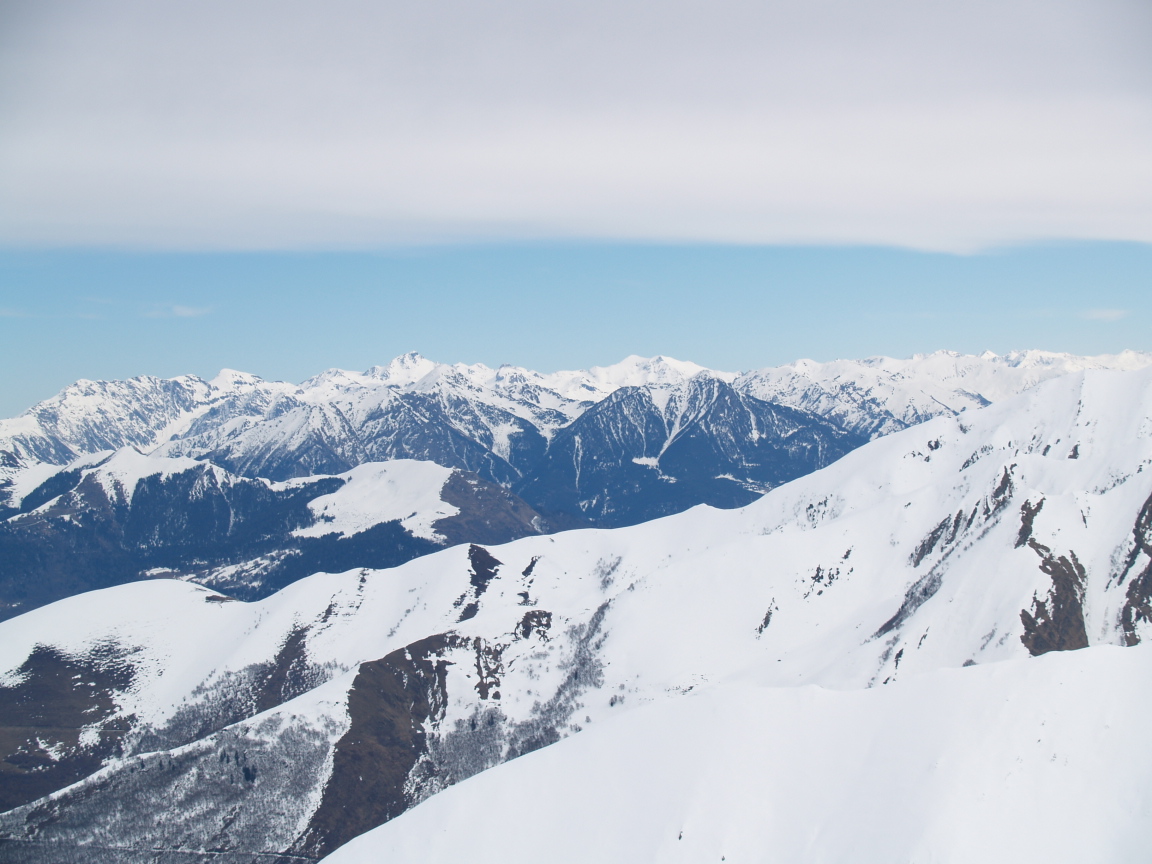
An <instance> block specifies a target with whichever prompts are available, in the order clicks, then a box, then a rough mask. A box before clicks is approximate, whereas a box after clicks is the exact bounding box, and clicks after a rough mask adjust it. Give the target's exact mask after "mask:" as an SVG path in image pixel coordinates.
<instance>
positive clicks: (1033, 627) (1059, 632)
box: [1020, 540, 1088, 657]
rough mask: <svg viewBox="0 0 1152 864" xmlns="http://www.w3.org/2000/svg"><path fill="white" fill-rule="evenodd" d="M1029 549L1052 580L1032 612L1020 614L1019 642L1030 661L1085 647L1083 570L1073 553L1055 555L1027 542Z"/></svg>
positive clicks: (1045, 547) (1032, 541)
mask: <svg viewBox="0 0 1152 864" xmlns="http://www.w3.org/2000/svg"><path fill="white" fill-rule="evenodd" d="M1028 546H1029V547H1030V548H1031V549H1032V551H1034V552H1035V553H1036V554H1037V555H1039V556H1040V569H1041V570H1042V571H1044V572H1045V573H1046V574H1048V575H1049V576H1050V577H1052V589H1051V590H1050V591H1049V592H1048V597H1047V598H1046V599H1043V600H1041V599H1040V598H1035V600H1034V601H1033V605H1032V611H1031V612H1028V611H1027V610H1023V611H1021V612H1020V620H1021V622H1022V623H1023V624H1024V633H1023V634H1022V635H1021V636H1020V641H1021V642H1023V643H1024V647H1026V648H1027V649H1028V653H1030V654H1031V655H1032V656H1033V657H1036V656H1038V655H1040V654H1047V653H1048V652H1049V651H1074V650H1076V649H1077V648H1087V647H1088V633H1087V631H1086V630H1085V627H1084V586H1085V581H1086V574H1085V572H1084V567H1083V566H1082V565H1081V564H1080V562H1079V561H1078V560H1077V559H1076V553H1075V552H1069V553H1068V554H1067V555H1060V556H1057V555H1054V554H1053V553H1052V550H1051V549H1049V548H1048V547H1047V546H1042V545H1041V544H1039V543H1037V542H1036V541H1035V540H1029V541H1028Z"/></svg>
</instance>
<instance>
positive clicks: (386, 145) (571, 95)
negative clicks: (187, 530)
mask: <svg viewBox="0 0 1152 864" xmlns="http://www.w3.org/2000/svg"><path fill="white" fill-rule="evenodd" d="M10 8H12V9H16V10H18V11H17V12H10V13H8V14H9V21H8V22H7V23H8V26H7V27H3V26H0V33H3V32H7V34H8V35H7V36H0V40H3V41H0V111H2V112H3V114H4V116H5V118H6V135H5V137H4V139H3V141H0V195H3V197H4V198H5V200H6V201H8V202H9V204H8V206H7V207H6V208H5V209H4V215H0V242H5V241H6V242H9V243H23V242H29V243H43V242H48V243H53V242H89V243H116V244H119V243H138V244H147V245H169V246H216V247H250V246H268V247H291V246H309V245H336V246H340V245H351V246H356V245H373V244H378V243H387V242H405V241H423V240H444V239H454V238H485V237H494V238H503V237H539V236H560V237H611V238H635V239H671V240H718V241H736V242H781V241H783V242H862V243H894V244H900V245H911V246H920V247H932V248H953V249H963V248H971V247H974V246H981V245H987V244H996V243H1005V242H1013V241H1019V240H1030V239H1039V238H1059V237H1069V238H1085V239H1089V238H1111V239H1134V240H1149V241H1152V158H1150V157H1149V155H1148V154H1149V153H1152V64H1149V63H1148V62H1147V60H1146V46H1145V44H1144V40H1143V38H1142V36H1143V34H1144V33H1146V32H1148V25H1149V24H1150V23H1152V21H1150V16H1152V7H1150V6H1149V4H1147V3H1145V2H1136V0H1044V2H1040V0H1003V2H999V3H993V2H989V0H971V2H968V3H927V4H926V3H923V2H914V0H877V2H872V3H867V4H862V3H858V2H855V0H777V2H761V0H755V2H754V0H715V2H712V3H708V4H701V3H698V2H690V0H662V2H659V3H657V2H655V0H615V2H611V3H610V2H608V0H586V2H583V3H578V4H577V3H570V4H552V3H541V2H539V0H493V2H491V3H484V4H475V3H467V2H464V0H429V2H426V3H420V4H411V3H399V2H396V0H380V2H371V3H369V2H367V0H343V2H333V3H331V4H325V5H324V8H323V10H321V9H320V8H319V7H318V6H316V5H315V4H312V3H303V2H283V0H281V2H276V3H271V2H249V3H244V4H235V3H225V2H222V0H205V2H202V3H197V4H181V5H179V6H173V5H171V4H151V3H144V2H142V0H110V2H106V3H100V4H96V3H91V4H87V5H85V4H79V5H77V4H74V3H66V4H62V3H60V2H58V0H36V2H35V3H33V2H30V0H29V2H24V3H16V4H10Z"/></svg>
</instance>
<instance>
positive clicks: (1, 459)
mask: <svg viewBox="0 0 1152 864" xmlns="http://www.w3.org/2000/svg"><path fill="white" fill-rule="evenodd" d="M1149 365H1152V354H1149V353H1145V352H1136V351H1124V352H1121V353H1119V354H1115V355H1101V356H1098V357H1078V356H1075V355H1071V354H1056V353H1052V352H1045V351H1020V352H1013V353H1010V354H1006V355H1003V356H999V355H996V354H992V353H991V352H985V353H984V354H982V355H979V356H975V355H963V354H957V353H955V352H950V351H938V352H935V353H933V354H918V355H915V356H914V357H911V358H907V359H902V360H898V359H893V358H888V357H872V358H867V359H864V360H834V361H829V362H815V361H812V360H798V361H796V362H794V363H790V364H786V365H784V366H779V367H771V368H764V369H760V370H755V371H750V372H744V373H733V372H722V371H717V370H713V369H707V368H705V367H703V366H700V365H698V364H695V363H691V362H686V361H681V360H676V359H674V358H670V357H665V356H657V357H652V358H644V357H638V356H630V357H627V358H625V359H624V360H622V361H621V362H619V363H616V364H614V365H610V366H595V367H592V368H591V369H587V370H575V371H560V372H552V373H547V374H543V373H539V372H535V371H532V370H530V369H526V368H523V367H519V366H511V365H504V366H500V367H497V368H495V369H493V368H490V367H488V366H485V365H484V364H479V363H477V364H465V363H456V364H444V363H437V362H434V361H432V360H429V359H427V358H425V357H422V356H421V355H419V354H417V353H415V352H410V353H407V354H403V355H401V356H399V357H397V358H395V359H394V360H392V361H391V362H390V363H388V364H387V365H384V366H374V367H372V368H370V369H368V370H366V371H364V372H351V371H347V370H341V369H329V370H327V371H325V372H322V373H320V374H318V375H316V376H314V377H312V378H309V379H308V380H306V381H304V382H302V383H301V384H299V385H296V384H291V383H287V382H280V381H266V380H264V379H261V378H259V377H257V376H255V375H250V374H248V373H244V372H238V371H235V370H230V369H225V370H221V372H220V373H219V374H218V375H217V376H216V377H214V378H213V379H211V380H204V379H202V378H199V377H196V376H192V375H186V376H180V377H176V378H170V379H162V378H156V377H152V376H142V377H139V378H132V379H128V380H125V381H89V380H81V381H77V382H76V383H75V384H72V385H70V386H69V387H66V388H65V389H64V390H62V391H61V392H60V393H59V394H57V395H56V396H53V397H52V398H50V399H46V400H45V401H43V402H41V403H39V404H37V405H35V406H33V407H32V408H30V409H29V410H28V411H26V412H24V413H23V414H22V415H20V416H19V417H16V418H12V419H8V420H0V483H2V482H3V481H4V480H5V479H15V477H16V475H17V474H19V473H20V471H21V470H23V469H27V468H29V467H31V466H33V465H36V464H39V463H50V464H54V465H65V464H67V463H69V462H71V461H72V460H74V459H76V458H77V457H78V456H81V455H84V454H92V453H98V452H102V451H108V450H119V449H121V448H123V447H137V448H139V449H141V450H142V451H145V452H153V451H157V450H158V449H159V450H160V452H161V453H162V454H163V455H172V456H179V455H185V456H192V457H195V458H204V457H206V456H207V457H209V458H211V457H212V454H226V455H227V457H228V458H231V459H232V460H233V461H232V462H228V463H227V465H228V467H231V468H243V467H244V466H249V465H255V467H252V468H251V470H250V471H248V473H253V472H256V471H257V470H258V466H259V463H260V456H259V454H261V453H264V454H266V453H267V452H268V451H269V450H270V449H271V448H274V447H277V446H279V447H281V448H282V449H283V448H287V449H288V450H291V448H292V447H293V446H297V447H302V448H312V449H314V448H315V446H316V444H315V441H316V440H318V439H319V440H323V441H328V442H332V441H335V442H337V444H336V446H337V448H338V449H339V448H344V449H343V450H342V451H341V453H340V457H339V460H337V461H338V463H339V464H337V465H336V466H335V467H336V468H338V469H339V470H346V468H347V467H348V466H351V465H354V464H358V463H359V462H362V461H371V460H379V459H382V458H392V457H391V456H389V454H388V453H387V452H375V451H371V447H370V446H369V448H368V451H371V452H368V451H365V452H364V453H360V451H361V450H364V447H365V444H364V442H366V441H369V440H372V439H373V436H379V435H380V434H381V433H382V431H387V430H393V432H394V431H395V427H396V424H397V423H401V424H403V423H412V422H416V420H417V419H418V416H417V415H422V414H423V413H425V407H424V406H429V405H431V406H435V407H436V410H437V411H439V412H440V413H441V414H442V416H443V417H444V418H445V422H447V424H448V426H449V427H450V428H451V429H452V430H455V431H454V432H450V433H449V434H456V432H459V433H461V434H463V435H465V437H468V438H471V439H472V440H474V441H476V442H477V443H478V445H479V446H480V447H483V448H487V449H488V450H489V451H491V452H492V453H494V454H495V455H496V456H497V457H498V458H500V459H503V460H505V461H511V462H513V463H514V462H515V459H513V458H512V451H513V450H515V448H516V446H517V444H518V443H522V442H523V441H524V440H525V438H524V436H525V435H530V436H531V435H535V436H539V438H541V439H542V442H543V443H546V442H547V441H550V440H551V439H552V437H553V436H554V435H555V433H556V432H557V430H559V429H561V428H563V427H565V426H567V425H569V424H570V423H572V421H574V420H575V419H576V418H578V417H579V416H581V415H582V414H583V413H584V412H585V411H587V410H588V408H589V407H591V406H592V405H595V404H597V403H599V402H602V401H603V400H604V399H606V398H607V397H608V396H609V395H611V394H612V393H615V392H617V391H618V390H620V389H621V388H624V387H638V388H644V389H645V390H647V391H648V392H649V393H651V394H652V398H653V402H654V403H656V404H658V405H666V404H667V402H668V400H669V398H670V394H672V393H673V392H674V391H677V390H679V389H682V388H683V387H684V386H685V384H686V382H688V381H690V380H691V379H693V378H695V377H697V376H707V377H710V378H714V379H718V380H720V381H724V382H726V383H729V384H731V385H732V386H733V387H735V388H736V389H737V390H739V391H740V392H742V393H744V394H745V395H748V396H751V397H754V398H756V399H761V400H764V401H769V402H775V403H778V404H782V405H784V406H786V407H790V408H796V409H800V410H804V411H808V412H811V413H814V414H816V415H819V416H821V417H823V418H825V419H828V420H832V421H833V422H835V423H837V424H838V425H840V426H842V427H843V428H845V429H847V430H848V431H851V432H854V433H859V434H866V435H869V436H871V437H875V436H878V435H883V434H888V433H890V432H893V431H896V430H898V429H902V428H906V427H908V426H910V425H914V424H915V423H919V422H923V421H924V420H926V419H928V418H930V417H934V416H938V415H941V414H945V415H947V414H955V413H958V412H960V411H963V410H966V409H969V408H973V407H980V406H983V405H987V404H989V403H992V402H998V401H1001V400H1002V399H1005V398H1008V397H1010V396H1012V395H1015V394H1017V393H1020V392H1023V391H1024V390H1026V389H1028V388H1029V387H1032V386H1034V385H1035V384H1037V383H1039V382H1040V381H1042V380H1046V379H1048V378H1052V377H1056V376H1058V375H1064V374H1068V373H1071V372H1075V371H1079V370H1084V369H1120V370H1134V369H1139V368H1144V367H1146V366H1149ZM397 400H401V401H403V402H404V404H403V405H401V404H399V403H398V402H397ZM413 400H415V401H413ZM421 400H422V401H421ZM413 412H416V413H415V414H414V413H413ZM405 417H408V418H409V419H407V420H406V419H404V418H405ZM380 418H384V419H380ZM381 423H383V426H381ZM388 434H392V433H391V432H390V433H388ZM293 440H296V441H297V442H298V444H297V445H292V443H291V442H292V441H293ZM285 442H287V443H285ZM324 446H329V445H324ZM525 446H528V445H525ZM531 446H537V445H531ZM345 451H346V452H345ZM253 454H256V455H255V456H254V455H253ZM401 455H404V456H412V457H415V458H432V459H433V460H435V455H434V453H432V452H428V453H423V452H412V451H411V450H409V451H407V452H404V453H402V454H401ZM254 459H255V462H253V460H254ZM305 462H307V460H305ZM468 467H469V468H471V467H472V466H471V465H469V466H468ZM245 470H247V469H245ZM308 470H310V471H312V473H323V470H315V471H313V470H312V469H311V468H309V469H308ZM326 470H328V472H329V473H332V472H333V470H334V468H333V466H331V465H329V466H327V468H326ZM498 479H501V478H498ZM501 482H505V481H504V480H503V479H501Z"/></svg>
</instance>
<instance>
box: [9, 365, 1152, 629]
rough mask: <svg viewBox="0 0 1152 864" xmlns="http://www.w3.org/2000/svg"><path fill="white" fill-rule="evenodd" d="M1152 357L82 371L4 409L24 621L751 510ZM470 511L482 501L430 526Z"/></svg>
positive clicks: (254, 591)
mask: <svg viewBox="0 0 1152 864" xmlns="http://www.w3.org/2000/svg"><path fill="white" fill-rule="evenodd" d="M1149 362H1152V356H1150V355H1145V354H1138V353H1135V352H1125V353H1123V354H1120V355H1116V356H1112V357H1099V358H1080V357H1073V356H1070V355H1058V354H1049V353H1044V352H1036V351H1032V352H1021V353H1018V354H1012V355H1007V356H1004V357H999V356H997V355H992V354H986V355H982V356H980V357H972V356H963V355H958V354H954V353H950V352H937V353H936V354H931V355H921V356H917V357H913V358H911V359H909V360H903V361H898V360H891V359H888V358H872V359H870V360H865V361H835V362H833V363H827V364H818V363H813V362H811V361H800V362H798V363H795V364H791V365H789V366H784V367H779V368H775V369H762V370H758V371H755V372H749V373H743V374H737V373H727V372H718V371H715V370H709V369H705V368H703V367H700V366H698V365H695V364H692V363H686V362H682V361H677V360H672V359H670V358H665V357H656V358H652V359H644V358H639V357H630V358H628V359H626V360H624V361H623V362H621V363H619V364H617V365H615V366H609V367H595V368H593V369H590V370H587V371H578V372H557V373H552V374H548V375H543V374H540V373H537V372H532V371H530V370H526V369H522V368H518V367H511V366H502V367H500V368H498V369H495V370H493V369H490V368H488V367H485V366H482V365H472V366H468V365H464V364H456V365H454V366H449V365H444V364H437V363H433V362H431V361H429V360H426V359H424V358H422V357H420V356H419V355H417V354H407V355H403V356H401V357H398V358H396V359H395V360H393V361H392V362H391V363H389V364H388V365H386V366H378V367H373V368H371V369H369V370H367V371H365V372H363V373H351V372H345V371H341V370H329V371H327V372H324V373H322V374H320V375H317V376H316V377H314V378H311V379H309V380H308V381H305V382H304V383H303V384H301V385H298V386H297V385H292V384H287V383H284V382H269V381H263V380H261V379H259V378H256V377H255V376H252V375H247V374H243V373H239V372H230V371H225V372H222V373H221V374H220V375H218V376H217V377H216V378H214V379H212V380H211V381H205V380H203V379H200V378H195V377H191V376H186V377H182V378H174V379H158V378H147V377H145V378H136V379H131V380H128V381H112V382H108V381H98V382H92V381H80V382H77V383H76V384H74V385H72V386H71V387H68V388H66V389H65V390H64V391H62V392H61V393H60V394H59V395H57V396H56V397H54V398H52V399H49V400H47V401H45V402H42V403H40V404H38V405H36V406H34V407H33V408H31V409H30V410H29V411H27V412H25V413H24V414H23V415H21V416H20V417H17V418H14V419H12V420H5V421H0V517H2V519H3V521H0V562H3V563H2V564H0V616H2V617H10V616H12V615H15V614H19V613H20V612H23V611H27V610H28V609H32V608H35V607H36V606H38V605H41V604H43V603H47V602H51V601H52V600H55V599H59V598H61V597H65V596H68V595H69V594H73V593H78V592H80V591H84V590H90V589H94V588H100V587H105V586H108V585H112V584H118V583H120V582H125V581H130V580H133V579H141V578H155V577H157V576H168V577H178V578H185V579H191V580H193V581H196V582H198V583H200V584H204V585H208V586H211V587H213V588H215V589H219V590H224V591H227V592H228V593H230V594H231V595H233V596H236V597H238V598H242V599H256V598H258V597H263V596H267V595H269V594H271V593H272V592H274V591H275V590H277V589H278V588H280V587H283V586H284V585H286V584H288V583H289V582H291V581H292V580H294V579H296V578H300V577H302V576H305V575H308V574H309V573H312V572H318V571H340V570H344V569H347V568H349V567H369V568H379V567H384V566H392V565H395V564H399V563H401V562H402V561H404V560H408V559H410V558H412V557H415V556H418V555H421V554H426V553H428V552H431V551H435V550H436V549H438V548H441V547H442V546H444V545H451V544H454V543H461V542H467V541H472V542H478V543H497V542H504V541H506V540H511V539H515V538H517V537H523V536H528V535H531V534H534V533H548V532H552V531H556V530H562V529H567V528H574V527H582V526H598V527H619V526H622V525H631V524H637V523H639V522H643V521H646V520H649V519H653V518H657V517H660V516H664V515H669V514H672V513H677V512H681V511H683V510H686V509H688V508H690V507H693V506H696V505H699V504H708V505H711V506H714V507H722V508H730V507H739V506H743V505H745V504H748V503H750V502H752V501H754V500H755V499H756V498H758V497H759V496H760V495H762V494H764V493H765V492H767V491H768V490H770V489H773V488H776V487H778V486H780V485H781V484H783V483H786V482H788V481H790V480H793V479H795V478H797V477H801V476H803V475H805V474H808V473H810V472H812V471H814V470H816V469H818V468H821V467H824V466H826V465H829V464H831V463H832V462H834V461H835V460H836V459H838V458H840V457H842V456H843V455H844V454H845V453H847V452H849V451H851V450H853V449H855V448H856V447H858V446H860V445H861V444H863V443H864V442H865V441H866V440H869V439H870V438H875V437H877V436H880V435H884V434H888V433H890V432H893V431H895V430H898V429H902V428H907V427H908V426H910V425H914V424H916V423H920V422H923V421H924V420H926V419H928V418H930V417H933V416H940V415H955V414H957V413H959V412H961V411H964V410H967V409H970V408H974V407H980V406H984V405H988V404H991V403H993V402H996V401H999V400H1002V399H1004V398H1006V397H1008V396H1011V395H1013V394H1016V393H1019V392H1022V391H1024V390H1026V389H1027V388H1028V387H1031V386H1033V385H1034V384H1036V383H1037V382H1038V381H1041V380H1044V379H1047V378H1051V377H1053V376H1058V375H1062V374H1066V373H1068V372H1070V371H1075V370H1079V369H1088V368H1117V369H1132V368H1139V367H1141V366H1143V365H1147V364H1148V363H1149ZM403 460H416V461H422V462H426V463H431V464H434V465H438V466H441V467H442V468H446V469H452V470H454V471H455V472H457V473H455V474H452V475H449V474H447V473H444V472H439V473H437V471H436V470H434V469H432V468H430V469H428V470H426V471H424V472H423V473H421V472H420V471H419V470H417V469H415V468H412V469H409V470H407V471H406V473H404V474H403V478H404V483H406V484H408V486H409V487H410V488H407V489H405V490H403V491H400V492H397V485H396V484H397V482H398V478H400V477H401V475H400V474H399V473H398V471H396V470H394V469H385V468H378V469H372V468H369V467H367V466H370V465H391V464H394V463H396V462H398V461H403ZM126 466H128V467H126ZM361 469H363V470H361ZM389 470H391V474H390V477H391V479H390V480H389V481H388V483H389V485H388V486H387V488H384V487H381V489H380V490H379V494H378V495H376V496H375V497H381V496H383V497H388V496H392V497H394V498H395V500H396V502H398V503H397V504H396V508H399V509H396V508H393V509H392V510H387V508H385V510H387V513H388V515H387V518H385V516H384V513H385V510H378V509H373V510H372V512H374V513H377V514H378V515H377V517H374V520H365V519H363V518H362V519H360V521H359V522H358V524H357V528H356V530H355V531H353V532H351V533H349V532H348V531H340V532H336V531H332V532H327V533H326V532H325V531H324V530H322V529H323V528H324V524H325V520H326V519H328V518H330V517H331V514H329V515H328V516H323V515H321V516H317V515H315V513H314V512H313V508H312V503H311V502H313V501H314V500H318V499H320V498H324V497H325V496H329V495H332V494H335V490H336V489H338V488H341V487H342V486H344V485H345V484H349V483H350V482H351V480H352V479H353V477H359V480H358V488H360V489H365V488H369V487H370V484H368V481H367V480H366V479H365V478H366V477H368V476H369V475H371V476H376V477H383V476H384V474H386V473H388V472H389ZM357 471H360V473H359V474H357V473H356V472H357ZM449 477H451V478H452V479H449ZM366 484H368V485H367V486H366ZM364 494H367V493H364ZM340 497H341V498H342V499H348V497H349V496H348V495H347V494H344V495H343V496H340ZM353 497H355V496H353ZM410 499H411V502H414V503H412V504H411V506H412V508H413V509H412V510H406V509H405V508H407V507H408V506H409V503H403V502H409V500H410ZM370 509H371V508H370ZM401 510H402V511H404V512H402V513H401V512H400V511H401ZM447 510H453V512H455V511H457V510H459V511H461V512H462V513H464V514H466V515H464V516H457V517H455V521H452V520H447V521H444V522H442V523H438V524H440V526H441V527H440V529H438V530H436V531H432V532H429V531H424V532H423V533H421V532H420V531H413V530H412V525H414V524H416V523H417V522H421V520H424V521H427V519H430V518H432V517H434V516H436V514H437V513H439V512H440V511H445V512H447ZM417 511H419V512H420V513H422V514H424V515H422V516H420V517H419V518H418V519H415V521H414V520H413V519H412V518H408V517H410V516H412V514H414V513H416V512H417ZM401 517H404V518H401ZM405 519H407V523H405V521H404V520H405ZM465 526H466V527H465Z"/></svg>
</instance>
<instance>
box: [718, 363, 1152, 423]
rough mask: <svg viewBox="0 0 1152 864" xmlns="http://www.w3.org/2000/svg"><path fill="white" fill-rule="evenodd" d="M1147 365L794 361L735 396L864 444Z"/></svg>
mask: <svg viewBox="0 0 1152 864" xmlns="http://www.w3.org/2000/svg"><path fill="white" fill-rule="evenodd" d="M1149 365H1152V354H1149V353H1147V352H1143V351H1123V352H1121V353H1120V354H1106V355H1101V356H1098V357H1078V356H1076V355H1074V354H1058V353H1054V352H1051V351H1013V352H1011V353H1009V354H1004V355H998V354H993V353H992V352H991V351H986V352H984V353H983V354H981V355H979V356H973V355H967V354H957V353H956V352H954V351H936V352H935V353H932V354H917V355H915V356H913V357H910V358H908V359H904V360H897V359H893V358H891V357H869V358H868V359H866V360H833V361H831V362H829V363H816V362H813V361H811V360H798V361H796V362H795V363H789V364H787V365H784V366H777V367H775V368H769V369H759V370H756V371H754V372H747V373H745V374H743V375H740V376H739V377H738V378H736V380H735V382H734V383H735V386H736V387H737V388H738V389H740V390H741V391H743V392H745V393H748V394H750V395H752V396H755V397H757V398H759V399H764V400H767V401H769V402H778V403H780V404H782V405H788V406H790V407H792V408H799V409H802V410H804V411H811V412H812V413H814V414H818V415H819V416H821V417H826V418H828V419H830V420H834V421H835V422H837V423H838V424H840V425H841V426H843V427H844V428H845V429H849V430H851V431H853V432H857V433H860V434H863V435H867V436H869V437H873V438H874V437H877V436H880V435H887V434H888V433H890V432H895V431H897V430H899V429H907V428H908V427H909V426H915V425H916V424H917V423H923V422H924V421H925V420H928V419H930V418H932V417H939V416H948V415H954V414H958V413H960V412H961V411H967V410H969V409H972V408H982V407H984V406H985V405H990V404H992V403H993V402H1000V401H1003V400H1004V399H1008V398H1010V397H1012V396H1015V395H1017V394H1018V393H1023V392H1024V391H1025V390H1027V389H1029V388H1030V387H1034V386H1035V385H1036V384H1038V383H1040V382H1041V381H1047V380H1049V379H1050V378H1055V377H1057V376H1060V375H1067V374H1069V373H1071V372H1080V371H1083V370H1085V369H1116V370H1127V371H1132V370H1135V369H1144V368H1146V367H1147V366H1149Z"/></svg>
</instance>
